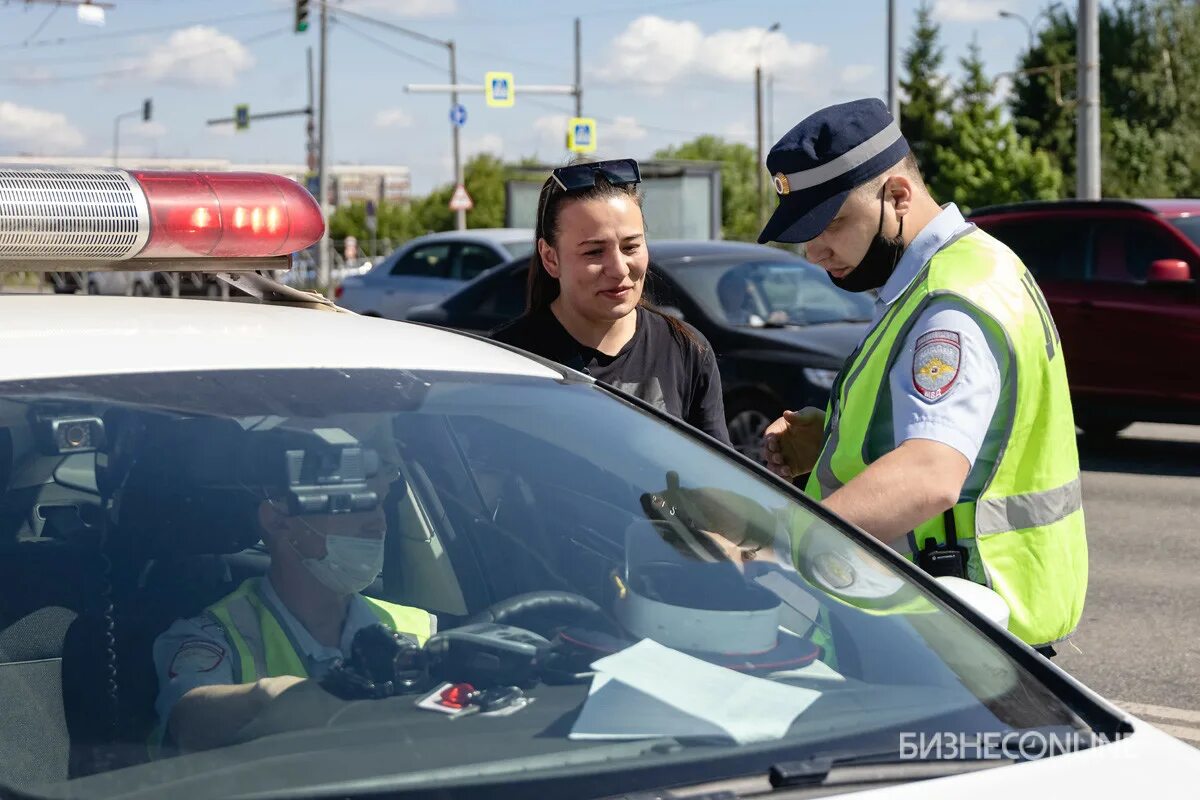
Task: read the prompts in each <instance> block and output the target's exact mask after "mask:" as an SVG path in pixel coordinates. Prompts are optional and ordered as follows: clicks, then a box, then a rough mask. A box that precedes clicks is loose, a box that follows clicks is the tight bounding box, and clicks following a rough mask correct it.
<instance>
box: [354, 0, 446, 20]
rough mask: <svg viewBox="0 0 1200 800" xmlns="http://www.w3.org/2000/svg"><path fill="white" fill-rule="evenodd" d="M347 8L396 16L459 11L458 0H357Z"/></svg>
mask: <svg viewBox="0 0 1200 800" xmlns="http://www.w3.org/2000/svg"><path fill="white" fill-rule="evenodd" d="M346 9H347V10H349V11H359V12H362V13H363V14H368V13H372V14H379V13H383V14H390V15H391V16H394V17H447V16H450V15H451V14H455V13H457V12H458V0H356V1H355V2H351V3H347V4H346Z"/></svg>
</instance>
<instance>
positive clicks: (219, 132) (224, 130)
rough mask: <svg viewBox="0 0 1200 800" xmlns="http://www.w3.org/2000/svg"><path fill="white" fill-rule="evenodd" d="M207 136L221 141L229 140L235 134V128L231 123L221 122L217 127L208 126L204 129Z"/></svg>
mask: <svg viewBox="0 0 1200 800" xmlns="http://www.w3.org/2000/svg"><path fill="white" fill-rule="evenodd" d="M205 130H207V131H208V135H209V136H218V137H220V138H222V139H225V138H229V137H231V136H233V135H234V134H236V133H237V128H235V127H234V126H233V123H232V122H223V123H221V124H219V125H208V126H206V127H205Z"/></svg>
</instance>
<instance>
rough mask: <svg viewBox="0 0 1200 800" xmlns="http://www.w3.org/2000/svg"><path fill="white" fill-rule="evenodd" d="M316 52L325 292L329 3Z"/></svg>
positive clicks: (324, 283) (324, 284)
mask: <svg viewBox="0 0 1200 800" xmlns="http://www.w3.org/2000/svg"><path fill="white" fill-rule="evenodd" d="M320 47H321V49H320V52H319V53H318V55H317V59H318V67H317V70H318V72H317V97H318V103H319V104H320V106H319V108H318V110H317V191H318V192H319V194H318V196H317V202H318V203H319V204H320V206H321V217H322V219H324V220H325V228H324V230H323V231H322V232H321V243H320V245H318V247H317V283H318V284H319V285H320V287H321V290H322V291H324V292H327V293H328V291H329V277H330V276H329V260H330V259H329V170H328V164H327V159H328V158H329V113H328V112H329V94H328V92H327V91H326V89H327V80H326V73H327V71H328V63H329V5H328V3H321V37H320Z"/></svg>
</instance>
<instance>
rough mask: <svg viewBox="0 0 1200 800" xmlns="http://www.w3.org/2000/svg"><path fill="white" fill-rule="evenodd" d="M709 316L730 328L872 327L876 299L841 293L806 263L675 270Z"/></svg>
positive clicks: (724, 264) (723, 263) (695, 265)
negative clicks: (838, 324)
mask: <svg viewBox="0 0 1200 800" xmlns="http://www.w3.org/2000/svg"><path fill="white" fill-rule="evenodd" d="M670 273H671V275H672V276H673V277H674V278H675V279H676V280H678V281H679V282H680V283H681V284H683V285H684V286H685V287H686V288H687V289H689V290H690V292H691V293H692V294H693V295H694V296H695V298H696V300H697V301H698V302H699V303H700V304H701V305H702V306H704V308H705V309H706V310H707V311H708V313H709V314H711V315H713V316H714V317H715V318H716V319H718V320H725V321H726V322H728V323H729V324H730V325H736V326H744V327H755V328H761V327H765V326H781V325H820V324H824V323H831V322H866V321H869V320H870V319H871V314H872V312H873V309H874V307H873V304H872V302H871V300H870V298H868V297H866V296H863V295H858V294H852V293H850V292H846V291H843V290H841V289H838V288H837V287H836V286H834V285H833V284H832V283H830V281H829V278H828V277H827V276H826V274H825V272H824V271H823V270H821V269H820V268H819V267H816V266H814V265H812V264H809V263H807V262H805V261H800V260H794V261H774V262H772V261H766V262H764V261H755V262H742V263H732V264H731V263H729V262H728V261H721V262H719V263H711V262H700V263H694V262H693V263H684V264H679V265H677V266H675V267H674V268H673V269H671V270H670Z"/></svg>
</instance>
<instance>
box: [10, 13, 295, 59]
mask: <svg viewBox="0 0 1200 800" xmlns="http://www.w3.org/2000/svg"><path fill="white" fill-rule="evenodd" d="M279 15H280V12H279V11H254V12H250V13H248V14H235V15H233V16H231V17H230V16H226V17H211V18H209V19H198V20H190V21H185V22H176V23H173V24H171V25H155V26H153V27H149V28H133V29H131V30H127V31H110V32H106V33H93V34H90V35H87V36H60V37H59V38H57V39H39V40H37V41H33V42H30V41H25V42H12V43H9V44H4V45H0V50H24V49H27V48H30V47H56V46H58V45H64V44H73V43H76V42H82V43H87V42H95V41H101V40H108V39H123V38H127V37H130V36H141V35H142V34H144V33H162V32H163V31H173V30H177V29H179V28H186V27H190V26H192V25H215V24H217V23H226V22H236V21H239V20H246V19H255V18H259V17H268V16H279Z"/></svg>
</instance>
